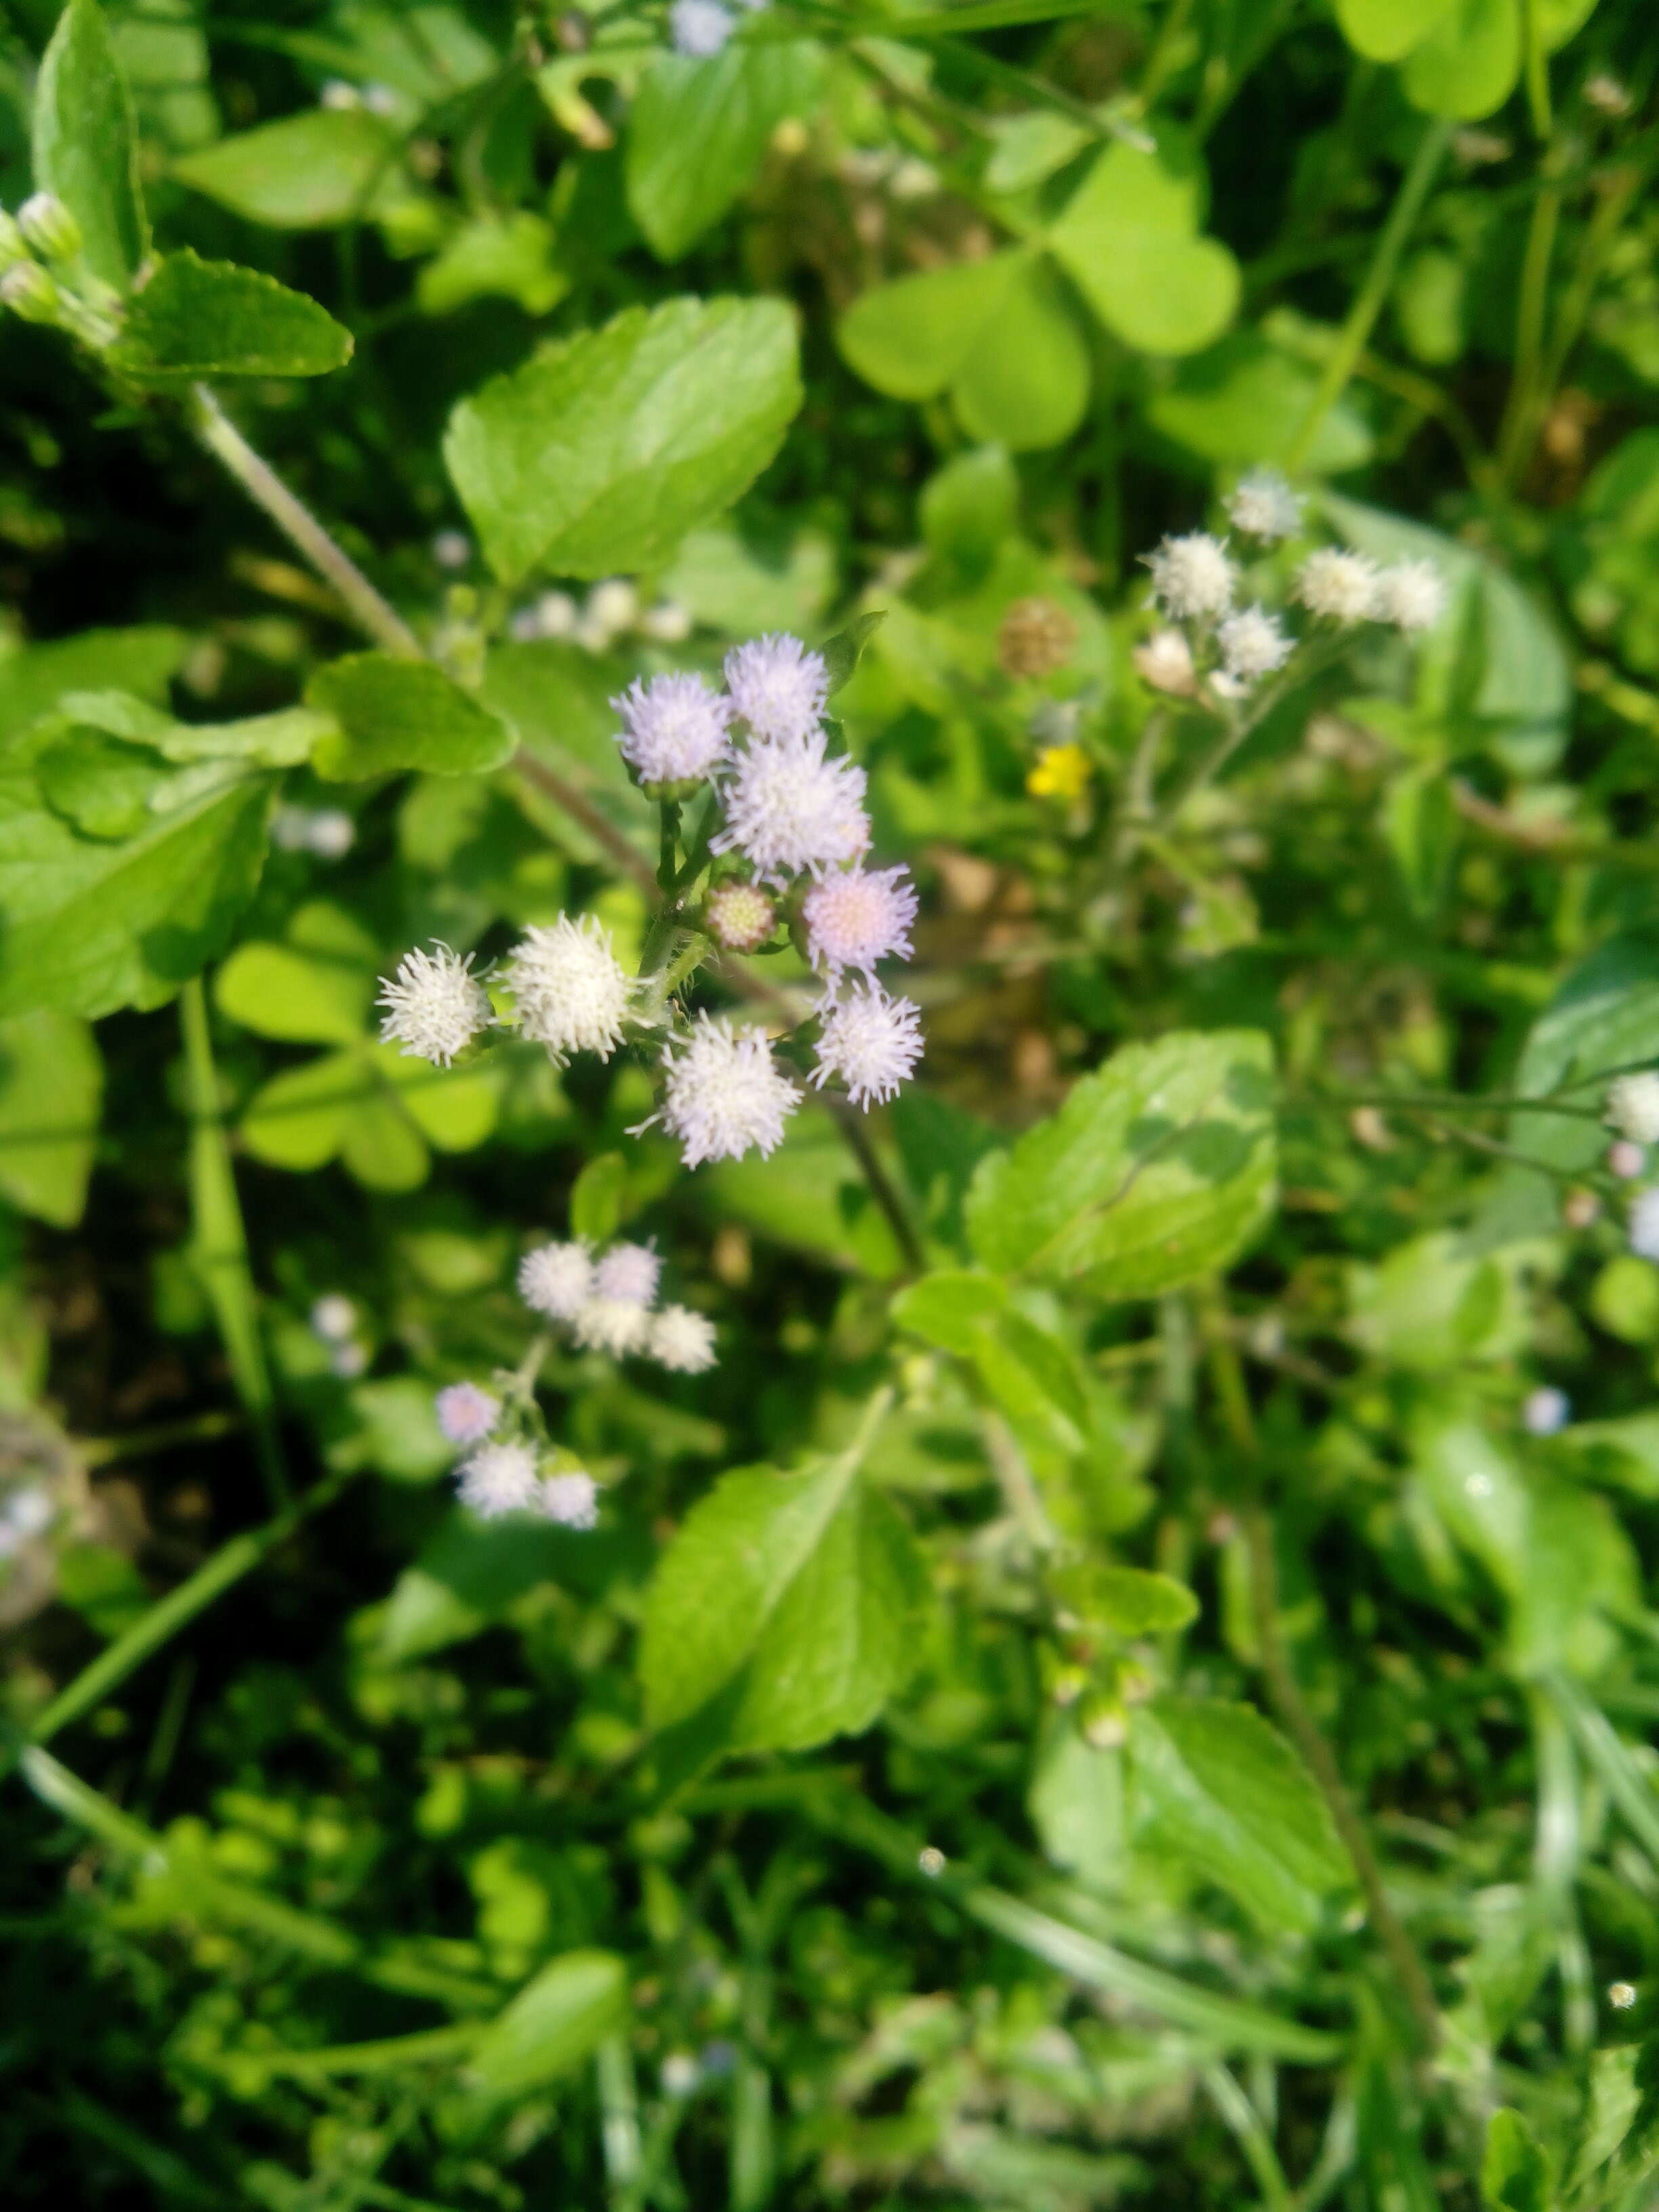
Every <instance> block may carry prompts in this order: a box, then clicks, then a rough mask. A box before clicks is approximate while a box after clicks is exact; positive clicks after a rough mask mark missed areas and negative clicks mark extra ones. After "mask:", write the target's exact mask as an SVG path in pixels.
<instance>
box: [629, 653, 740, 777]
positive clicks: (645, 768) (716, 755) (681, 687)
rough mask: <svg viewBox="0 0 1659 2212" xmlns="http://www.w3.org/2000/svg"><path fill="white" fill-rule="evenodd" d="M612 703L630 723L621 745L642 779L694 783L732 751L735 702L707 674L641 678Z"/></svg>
mask: <svg viewBox="0 0 1659 2212" xmlns="http://www.w3.org/2000/svg"><path fill="white" fill-rule="evenodd" d="M611 706H612V708H614V709H615V711H616V712H617V714H620V715H621V717H622V719H623V725H624V726H623V732H622V734H621V736H620V737H619V738H618V739H617V745H618V749H619V750H620V751H621V753H622V757H623V759H624V760H625V761H626V762H627V763H629V766H630V767H631V768H633V769H636V770H637V771H638V773H639V777H640V781H641V783H684V782H690V781H692V780H694V779H695V778H698V777H702V776H706V775H708V774H709V773H710V772H711V770H713V769H715V768H717V767H718V766H719V765H720V763H721V762H722V761H723V760H725V759H726V757H727V756H728V754H729V753H730V752H731V750H732V744H731V739H730V738H729V737H728V736H727V734H726V733H727V731H728V729H729V727H730V725H731V720H732V708H731V705H730V703H729V702H727V701H726V700H725V699H722V698H721V697H720V694H719V693H718V692H717V691H711V690H709V688H708V685H707V684H705V683H704V682H703V680H702V677H701V676H653V678H652V679H651V681H650V682H649V683H648V684H643V683H641V682H640V681H639V680H638V679H637V678H636V679H635V682H634V683H632V684H629V687H628V689H627V690H626V691H624V692H623V694H622V695H621V696H620V697H619V698H616V699H613V700H612V701H611Z"/></svg>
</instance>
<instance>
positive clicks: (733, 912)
mask: <svg viewBox="0 0 1659 2212" xmlns="http://www.w3.org/2000/svg"><path fill="white" fill-rule="evenodd" d="M703 920H704V921H705V922H706V924H707V925H708V932H709V934H710V935H711V936H712V937H713V938H714V941H715V943H716V944H717V945H725V947H726V950H727V951H728V952H752V951H754V950H755V948H756V946H757V945H764V944H765V942H766V940H767V939H768V938H769V936H770V935H771V934H772V932H773V931H774V930H775V928H776V927H777V926H778V911H777V908H775V906H774V905H773V903H772V902H771V900H770V899H769V898H768V896H766V893H765V892H764V891H763V890H762V889H761V887H760V885H759V884H745V883H730V884H720V885H719V887H718V888H717V889H716V890H712V891H710V893H709V894H708V905H707V906H706V907H705V908H703Z"/></svg>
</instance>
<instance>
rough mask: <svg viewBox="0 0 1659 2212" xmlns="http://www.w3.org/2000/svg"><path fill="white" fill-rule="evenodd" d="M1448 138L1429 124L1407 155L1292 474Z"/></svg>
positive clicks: (1364, 335)
mask: <svg viewBox="0 0 1659 2212" xmlns="http://www.w3.org/2000/svg"><path fill="white" fill-rule="evenodd" d="M1451 136H1452V125H1450V124H1449V123H1446V122H1436V123H1431V124H1429V125H1426V126H1425V130H1424V132H1423V136H1422V137H1421V138H1419V140H1418V142H1417V151H1416V153H1415V154H1413V156H1412V160H1411V167H1409V168H1408V169H1407V172H1406V173H1405V176H1404V177H1403V178H1402V179H1401V185H1400V190H1399V191H1398V193H1397V194H1396V195H1395V203H1394V205H1393V207H1392V208H1391V209H1390V210H1389V219H1388V221H1387V222H1386V223H1385V224H1384V225H1383V233H1382V235H1381V237H1380V238H1379V239H1378V240H1377V241H1376V251H1375V252H1373V254H1372V256H1371V265H1370V268H1369V270H1367V271H1366V273H1365V281H1364V283H1363V284H1362V285H1361V286H1360V288H1359V291H1358V296H1357V297H1356V299H1355V301H1354V303H1353V305H1352V307H1350V309H1349V310H1348V316H1347V320H1346V322H1345V323H1344V324H1343V325H1342V329H1341V331H1340V334H1339V336H1338V337H1337V341H1336V345H1335V347H1334V349H1333V351H1332V354H1331V356H1330V358H1329V360H1328V362H1326V364H1325V374H1323V376H1322V377H1321V379H1320V380H1319V388H1318V390H1317V391H1316V392H1315V393H1314V396H1313V403H1312V404H1311V405H1310V408H1309V410H1308V413H1307V416H1306V419H1305V420H1304V422H1303V425H1302V428H1301V429H1300V430H1299V431H1298V432H1297V436H1296V441H1295V443H1294V444H1293V445H1292V446H1291V450H1290V453H1288V454H1287V455H1286V457H1285V466H1286V468H1287V469H1289V470H1291V471H1295V470H1297V469H1298V468H1300V467H1302V466H1303V465H1304V463H1305V462H1306V460H1307V458H1308V454H1309V452H1310V449H1311V447H1312V445H1313V441H1314V440H1315V438H1316V436H1317V435H1318V432H1319V428H1320V425H1321V424H1322V422H1323V421H1324V420H1325V417H1326V416H1327V415H1328V414H1329V412H1330V410H1331V409H1332V408H1333V407H1334V406H1335V404H1336V403H1337V401H1338V400H1339V399H1340V398H1341V397H1342V394H1343V392H1345V391H1346V389H1347V386H1348V380H1349V379H1350V378H1351V377H1352V374H1353V373H1354V370H1355V368H1357V367H1358V362H1359V356H1360V355H1361V354H1362V353H1364V350H1365V346H1366V343H1367V341H1368V340H1369V339H1370V334H1371V330H1372V327H1373V325H1375V323H1376V319H1377V317H1378V315H1380V314H1381V313H1382V312H1383V302H1384V301H1386V300H1387V298H1388V296H1389V289H1390V288H1391V286H1392V285H1393V283H1394V280H1395V273H1396V271H1397V270H1398V269H1399V266H1400V257H1401V254H1402V253H1403V252H1405V249H1406V241H1407V239H1409V238H1410V236H1411V234H1412V232H1413V229H1414V228H1416V225H1417V219H1418V216H1419V215H1420V214H1421V213H1422V211H1423V204H1424V202H1425V200H1426V199H1427V198H1428V196H1429V192H1430V191H1431V187H1432V185H1433V184H1434V180H1435V178H1436V177H1437V175H1438V173H1439V170H1440V164H1441V162H1442V161H1443V160H1444V159H1445V155H1446V149H1447V147H1448V146H1449V144H1450V143H1451Z"/></svg>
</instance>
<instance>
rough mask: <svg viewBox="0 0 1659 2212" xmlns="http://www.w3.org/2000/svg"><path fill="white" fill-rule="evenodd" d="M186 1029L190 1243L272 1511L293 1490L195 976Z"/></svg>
mask: <svg viewBox="0 0 1659 2212" xmlns="http://www.w3.org/2000/svg"><path fill="white" fill-rule="evenodd" d="M179 1022H180V1025H181V1027H182V1029H183V1032H184V1043H185V1087H186V1093H187V1097H188V1102H189V1108H190V1198H191V1243H192V1248H193V1255H194V1258H195V1261H196V1263H197V1267H199V1269H200V1270H201V1273H202V1277H203V1279H204V1285H205V1287H206V1290H207V1294H208V1299H209V1303H210V1304H211V1306H212V1308H213V1313H214V1318H215V1320H216V1322H218V1324H219V1334H220V1336H221V1338H222V1340H223V1343H224V1347H225V1356H226V1358H228V1360H229V1362H230V1371H231V1376H232V1378H233V1380H234V1383H235V1385H236V1390H237V1395H238V1396H239V1397H240V1399H241V1401H242V1403H243V1404H244V1405H245V1406H246V1408H247V1410H248V1414H249V1417H250V1418H251V1419H252V1423H253V1436H254V1448H255V1451H256V1453H257V1455H258V1462H259V1472H260V1474H262V1475H263V1476H264V1483H265V1488H266V1489H267V1491H268V1492H270V1502H271V1504H272V1505H273V1506H274V1507H275V1508H276V1510H277V1511H279V1512H280V1511H282V1510H284V1509H285V1508H286V1507H287V1506H288V1505H289V1502H290V1500H291V1498H292V1494H293V1493H292V1492H291V1491H290V1489H289V1480H288V1470H287V1468H286V1467H285V1466H284V1465H283V1447H282V1442H281V1439H280V1438H279V1437H278V1436H277V1433H276V1407H275V1402H274V1400H273V1398H272V1395H271V1388H270V1370H269V1368H268V1367H267V1365H266V1364H265V1354H264V1342H263V1340H262V1338H261V1336H260V1333H259V1316H258V1298H257V1297H256V1294H255V1291H254V1288H253V1272H252V1267H251V1265H250V1263H249V1259H248V1249H247V1231H246V1226H245V1225H244V1223H243V1220H242V1208H241V1202H240V1200H239V1199H238V1197H237V1195H236V1177H235V1173H234V1170H233V1169H232V1166H231V1160H230V1146H229V1144H228V1141H227V1139H226V1137H225V1129H224V1123H223V1121H222V1119H221V1117H220V1112H219V1077H218V1072H217V1070H216V1068H215V1066H214V1064H213V1041H212V1038H211V1036H210V1033H209V1030H208V1016H207V997H206V994H205V993H204V991H203V988H202V980H201V978H200V976H199V975H198V976H194V977H192V978H191V981H189V982H188V983H186V984H185V987H184V989H183V990H182V991H181V992H180V993H179Z"/></svg>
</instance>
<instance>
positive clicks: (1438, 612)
mask: <svg viewBox="0 0 1659 2212" xmlns="http://www.w3.org/2000/svg"><path fill="white" fill-rule="evenodd" d="M1446 598H1447V593H1446V580H1445V578H1444V577H1443V575H1442V574H1441V573H1440V571H1439V569H1438V568H1436V567H1435V565H1434V563H1433V562H1432V561H1396V562H1395V563H1394V565H1393V566H1392V567H1391V568H1385V569H1384V570H1383V573H1382V574H1381V575H1380V576H1379V577H1378V578H1377V580H1376V619H1377V621H1378V622H1388V623H1393V624H1394V626H1395V629H1403V630H1404V631H1406V633H1407V635H1411V634H1412V633H1413V632H1414V631H1417V630H1424V629H1433V628H1434V626H1435V624H1436V623H1437V622H1438V621H1439V619H1440V617H1441V616H1442V615H1443V614H1444V613H1445V611H1446Z"/></svg>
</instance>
